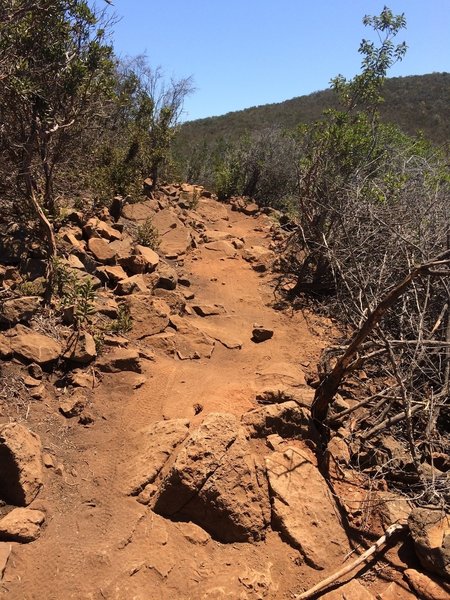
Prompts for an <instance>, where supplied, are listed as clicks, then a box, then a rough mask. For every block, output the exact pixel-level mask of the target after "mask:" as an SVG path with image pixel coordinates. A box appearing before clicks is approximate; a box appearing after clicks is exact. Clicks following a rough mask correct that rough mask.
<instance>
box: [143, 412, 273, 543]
mask: <svg viewBox="0 0 450 600" xmlns="http://www.w3.org/2000/svg"><path fill="white" fill-rule="evenodd" d="M156 485H157V488H158V489H157V492H156V495H155V498H154V501H153V508H154V510H155V512H157V513H158V514H161V515H163V516H167V517H173V518H175V519H178V518H179V517H181V518H182V519H183V520H185V519H188V520H190V521H193V522H194V523H196V524H197V525H200V526H201V527H202V528H203V529H205V530H206V531H208V532H209V533H210V534H211V535H213V536H214V537H215V538H216V539H218V540H220V541H223V542H233V541H246V540H252V539H261V538H263V537H264V534H265V528H266V527H267V525H268V522H269V518H270V509H269V503H268V496H267V483H266V481H265V477H264V474H263V472H262V470H260V469H259V467H258V465H257V461H256V457H255V456H253V455H252V453H251V451H250V448H249V446H248V443H247V440H246V438H245V434H244V432H243V430H242V429H241V428H240V427H239V423H238V421H237V419H236V417H235V416H234V415H231V414H226V413H213V414H210V415H208V416H207V417H206V418H205V420H204V421H203V423H202V424H201V425H200V427H199V428H198V429H197V430H196V431H194V432H193V433H191V434H190V436H189V437H188V438H187V440H185V441H184V442H183V443H182V444H181V446H180V447H179V450H178V452H177V454H176V458H175V460H174V462H173V464H172V465H171V466H170V468H169V469H168V471H167V472H164V471H163V473H162V476H161V477H160V479H159V480H157V482H156Z"/></svg>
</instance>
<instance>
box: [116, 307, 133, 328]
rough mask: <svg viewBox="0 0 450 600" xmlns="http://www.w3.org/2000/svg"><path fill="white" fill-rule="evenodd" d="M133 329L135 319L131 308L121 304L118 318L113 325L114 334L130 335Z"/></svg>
mask: <svg viewBox="0 0 450 600" xmlns="http://www.w3.org/2000/svg"><path fill="white" fill-rule="evenodd" d="M132 328H133V319H132V317H131V314H130V310H129V308H128V307H127V306H126V305H125V304H120V305H119V308H118V311H117V318H116V319H115V320H114V321H113V323H112V325H111V331H112V332H113V333H128V332H129V331H131V329H132Z"/></svg>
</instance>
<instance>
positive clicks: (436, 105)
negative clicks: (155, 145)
mask: <svg viewBox="0 0 450 600" xmlns="http://www.w3.org/2000/svg"><path fill="white" fill-rule="evenodd" d="M334 106H336V97H335V95H334V93H333V91H332V90H325V91H321V92H314V93H313V94H309V95H308V96H300V97H298V98H292V99H291V100H286V101H285V102H279V103H275V104H266V105H263V106H254V107H251V108H247V109H246V110H241V111H236V112H230V113H228V114H226V115H222V116H219V117H209V118H207V119H198V120H196V121H190V122H187V123H185V124H184V125H183V126H182V127H181V128H180V132H179V137H178V148H180V149H181V151H182V149H183V147H185V146H186V144H187V143H189V145H190V146H191V147H192V146H195V144H196V142H200V141H201V142H203V141H205V142H207V143H208V142H211V141H214V140H217V139H220V138H224V139H230V140H233V139H236V138H238V137H239V136H241V135H242V134H243V133H245V132H249V131H255V130H259V129H265V128H267V127H273V126H276V127H282V128H293V127H295V126H296V125H297V124H299V123H309V122H311V121H314V120H316V119H318V118H319V117H320V115H321V113H322V112H323V111H324V110H325V109H327V108H332V107H334ZM381 113H382V118H383V120H384V121H386V122H393V123H397V124H398V125H399V126H400V127H401V128H402V129H403V130H404V131H405V132H407V133H410V134H415V133H417V132H418V131H423V132H424V134H425V136H426V137H427V138H429V139H430V140H432V141H433V142H435V143H437V144H441V143H444V142H446V141H448V139H449V137H450V73H432V74H429V75H417V76H410V77H395V78H392V79H388V80H387V82H386V87H385V102H384V104H383V106H382V109H381Z"/></svg>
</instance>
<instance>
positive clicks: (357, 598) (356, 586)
mask: <svg viewBox="0 0 450 600" xmlns="http://www.w3.org/2000/svg"><path fill="white" fill-rule="evenodd" d="M321 598H322V600H375V596H373V595H372V594H371V593H370V592H369V590H368V589H366V588H365V587H364V586H363V585H362V584H361V583H359V581H357V580H356V579H352V580H351V581H349V582H348V583H346V584H345V585H342V586H339V587H338V588H337V589H336V590H333V591H332V592H328V594H324V595H323V596H321Z"/></svg>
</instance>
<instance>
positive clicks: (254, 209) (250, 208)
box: [242, 202, 259, 217]
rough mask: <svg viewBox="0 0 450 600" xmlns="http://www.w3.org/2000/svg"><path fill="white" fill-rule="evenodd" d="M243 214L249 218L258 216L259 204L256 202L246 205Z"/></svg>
mask: <svg viewBox="0 0 450 600" xmlns="http://www.w3.org/2000/svg"><path fill="white" fill-rule="evenodd" d="M242 212H243V213H244V215H247V216H248V217H252V216H254V215H256V214H258V212H259V206H258V205H257V204H255V202H250V204H246V205H245V206H243V207H242Z"/></svg>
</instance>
